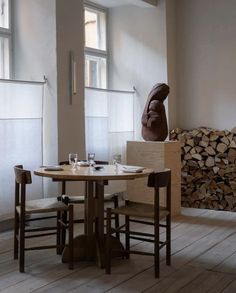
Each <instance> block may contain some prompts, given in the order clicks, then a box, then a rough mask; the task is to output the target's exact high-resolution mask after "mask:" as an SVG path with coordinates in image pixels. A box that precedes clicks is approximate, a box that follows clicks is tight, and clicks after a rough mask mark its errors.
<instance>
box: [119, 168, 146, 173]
mask: <svg viewBox="0 0 236 293" xmlns="http://www.w3.org/2000/svg"><path fill="white" fill-rule="evenodd" d="M144 169H145V168H144V167H139V166H123V168H122V171H123V172H124V173H141V172H143V170H144Z"/></svg>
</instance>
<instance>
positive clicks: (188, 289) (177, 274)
mask: <svg viewBox="0 0 236 293" xmlns="http://www.w3.org/2000/svg"><path fill="white" fill-rule="evenodd" d="M135 228H136V229H138V228H140V225H139V226H138V225H137V224H136V225H135ZM82 229H83V227H82V225H77V226H76V227H75V230H76V233H78V234H79V233H80V232H81V231H82ZM147 229H149V228H146V227H145V231H147ZM12 236H13V233H12V232H11V231H10V232H5V233H1V234H0V292H7V293H11V292H12V293H14V292H16V293H21V292H22V293H27V292H37V293H39V292H40V293H42V292H44V293H45V292H56V293H60V292H86V293H87V292H89V293H90V292H92V293H93V292H94V293H95V292H96V293H98V292H113V293H115V292H116V293H118V292H119V293H120V292H132V293H133V292H137V293H138V292H149V293H150V292H158V293H161V292H163V293H164V292H165V293H174V292H180V293H197V292H199V293H204V292H208V293H220V292H221V293H231V292H232V293H234V292H236V213H229V212H218V211H209V210H200V209H182V215H181V216H178V217H176V218H174V219H173V221H172V265H171V266H170V267H167V266H166V265H165V260H164V253H165V251H163V252H162V253H161V257H162V263H161V278H160V279H154V271H153V258H152V257H149V256H139V255H131V258H130V259H129V260H113V262H112V274H111V275H106V274H105V273H104V270H101V269H99V268H97V267H96V266H95V265H94V264H93V263H89V262H80V263H76V264H75V269H74V270H73V271H70V270H68V268H67V265H65V264H62V263H61V260H60V256H58V255H56V254H55V253H54V251H52V250H46V251H36V252H28V253H26V273H24V274H21V273H19V272H18V262H17V261H14V260H13V258H12V255H13V239H12ZM32 241H35V240H32ZM40 241H43V242H44V243H46V242H49V241H50V237H48V238H46V239H45V240H40ZM37 242H39V240H37ZM132 245H133V246H136V248H139V249H142V250H147V251H150V250H151V249H152V245H151V244H149V243H143V242H138V241H133V242H132Z"/></svg>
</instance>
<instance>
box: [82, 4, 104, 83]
mask: <svg viewBox="0 0 236 293" xmlns="http://www.w3.org/2000/svg"><path fill="white" fill-rule="evenodd" d="M84 19H85V86H87V87H96V88H106V87H107V37H106V30H107V29H106V26H107V16H106V11H105V10H103V9H101V8H97V7H94V6H90V5H87V4H86V5H85V12H84Z"/></svg>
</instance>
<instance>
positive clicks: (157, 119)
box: [142, 83, 169, 141]
mask: <svg viewBox="0 0 236 293" xmlns="http://www.w3.org/2000/svg"><path fill="white" fill-rule="evenodd" d="M168 94H169V87H168V85H166V84H164V83H158V84H156V85H154V87H153V88H152V90H151V92H150V93H149V95H148V100H147V102H146V105H145V108H144V111H143V115H142V136H143V139H144V140H146V141H164V140H165V139H166V138H167V135H168V126H167V119H166V111H165V106H164V104H163V102H164V100H165V99H166V97H167V96H168Z"/></svg>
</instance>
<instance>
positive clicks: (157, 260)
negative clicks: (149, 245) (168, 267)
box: [154, 219, 160, 278]
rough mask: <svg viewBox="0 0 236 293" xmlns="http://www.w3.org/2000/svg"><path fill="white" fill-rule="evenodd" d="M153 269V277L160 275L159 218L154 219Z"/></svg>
mask: <svg viewBox="0 0 236 293" xmlns="http://www.w3.org/2000/svg"><path fill="white" fill-rule="evenodd" d="M154 231H155V232H154V233H155V236H154V237H155V239H154V270H155V278H159V277H160V249H159V242H160V234H159V219H155V220H154Z"/></svg>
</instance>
